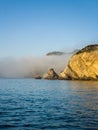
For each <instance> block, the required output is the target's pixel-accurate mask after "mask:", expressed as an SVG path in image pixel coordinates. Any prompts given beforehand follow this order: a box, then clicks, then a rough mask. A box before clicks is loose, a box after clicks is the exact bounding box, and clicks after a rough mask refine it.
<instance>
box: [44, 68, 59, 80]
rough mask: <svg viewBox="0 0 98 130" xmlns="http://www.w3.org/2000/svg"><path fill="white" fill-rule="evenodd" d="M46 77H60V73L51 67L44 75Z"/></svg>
mask: <svg viewBox="0 0 98 130" xmlns="http://www.w3.org/2000/svg"><path fill="white" fill-rule="evenodd" d="M43 78H44V79H58V78H59V76H58V74H57V73H56V72H55V71H54V69H53V68H51V69H49V70H48V72H47V73H46V74H45V75H44V76H43Z"/></svg>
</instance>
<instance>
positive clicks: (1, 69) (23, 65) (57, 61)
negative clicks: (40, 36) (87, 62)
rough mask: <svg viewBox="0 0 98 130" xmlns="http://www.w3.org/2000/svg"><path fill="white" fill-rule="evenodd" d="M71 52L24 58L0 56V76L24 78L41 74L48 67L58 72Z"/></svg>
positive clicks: (63, 66) (66, 61) (64, 65)
mask: <svg viewBox="0 0 98 130" xmlns="http://www.w3.org/2000/svg"><path fill="white" fill-rule="evenodd" d="M70 57H71V54H66V55H62V56H42V57H25V58H1V59H0V77H5V78H24V77H35V76H43V74H44V73H46V72H47V71H48V70H49V69H50V68H54V70H55V71H56V72H57V73H60V72H61V71H63V70H64V68H65V67H66V65H67V63H68V60H69V58H70Z"/></svg>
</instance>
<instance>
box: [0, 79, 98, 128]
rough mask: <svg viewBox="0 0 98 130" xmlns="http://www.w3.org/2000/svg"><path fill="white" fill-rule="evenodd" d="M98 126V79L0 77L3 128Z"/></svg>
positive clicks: (0, 113) (1, 124)
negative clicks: (64, 79) (71, 79)
mask: <svg viewBox="0 0 98 130" xmlns="http://www.w3.org/2000/svg"><path fill="white" fill-rule="evenodd" d="M41 129H44V130H98V82H97V81H94V82H92V81H63V80H62V81H60V80H34V79H0V130H41Z"/></svg>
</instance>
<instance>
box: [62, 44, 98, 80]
mask: <svg viewBox="0 0 98 130" xmlns="http://www.w3.org/2000/svg"><path fill="white" fill-rule="evenodd" d="M60 79H73V80H75V79H76V80H98V44H97V45H89V46H87V47H85V48H83V49H82V50H80V51H78V52H77V53H76V54H74V55H73V56H72V57H71V59H70V61H69V63H68V65H67V67H66V68H65V70H64V71H63V72H62V73H61V74H60Z"/></svg>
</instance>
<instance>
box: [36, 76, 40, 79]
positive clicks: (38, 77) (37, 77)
mask: <svg viewBox="0 0 98 130" xmlns="http://www.w3.org/2000/svg"><path fill="white" fill-rule="evenodd" d="M34 79H42V77H41V76H35V77H34Z"/></svg>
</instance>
